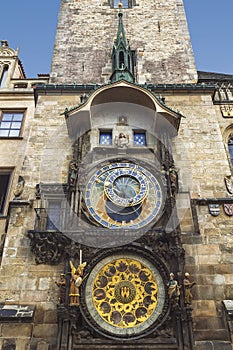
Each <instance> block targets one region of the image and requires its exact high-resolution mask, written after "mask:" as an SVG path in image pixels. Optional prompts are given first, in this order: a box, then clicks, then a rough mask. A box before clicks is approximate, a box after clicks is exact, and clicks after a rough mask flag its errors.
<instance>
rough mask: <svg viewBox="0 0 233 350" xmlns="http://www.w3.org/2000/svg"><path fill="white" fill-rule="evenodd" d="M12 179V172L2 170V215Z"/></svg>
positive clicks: (0, 189) (0, 192) (0, 207)
mask: <svg viewBox="0 0 233 350" xmlns="http://www.w3.org/2000/svg"><path fill="white" fill-rule="evenodd" d="M10 178H11V171H9V170H5V169H4V170H1V169H0V215H3V214H4V209H5V204H6V199H7V193H8V189H9V184H10Z"/></svg>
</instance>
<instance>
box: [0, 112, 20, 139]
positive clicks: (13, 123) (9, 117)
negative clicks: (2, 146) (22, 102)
mask: <svg viewBox="0 0 233 350" xmlns="http://www.w3.org/2000/svg"><path fill="white" fill-rule="evenodd" d="M23 117H24V112H23V111H15V112H11V111H3V112H2V113H1V117H0V137H19V136H20V134H21V129H22V123H23Z"/></svg>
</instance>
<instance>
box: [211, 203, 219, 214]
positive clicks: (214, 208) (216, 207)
mask: <svg viewBox="0 0 233 350" xmlns="http://www.w3.org/2000/svg"><path fill="white" fill-rule="evenodd" d="M209 212H210V214H211V215H212V216H218V215H219V214H220V206H219V204H209Z"/></svg>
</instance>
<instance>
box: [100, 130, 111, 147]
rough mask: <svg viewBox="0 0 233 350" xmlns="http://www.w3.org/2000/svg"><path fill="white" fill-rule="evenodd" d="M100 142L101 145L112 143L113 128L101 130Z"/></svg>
mask: <svg viewBox="0 0 233 350" xmlns="http://www.w3.org/2000/svg"><path fill="white" fill-rule="evenodd" d="M99 144H100V145H111V144H112V130H100V136H99Z"/></svg>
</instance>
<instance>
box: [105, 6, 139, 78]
mask: <svg viewBox="0 0 233 350" xmlns="http://www.w3.org/2000/svg"><path fill="white" fill-rule="evenodd" d="M122 6H123V5H122V3H119V4H118V7H119V13H118V17H119V21H118V31H117V38H116V40H115V41H114V45H113V49H112V75H111V77H110V80H111V82H112V83H114V82H116V81H119V80H122V79H123V80H126V81H129V82H134V81H135V78H134V63H133V53H132V51H131V49H130V46H129V42H128V40H127V39H126V36H125V30H124V24H123V12H122Z"/></svg>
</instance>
